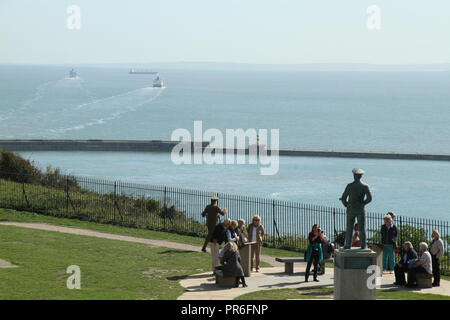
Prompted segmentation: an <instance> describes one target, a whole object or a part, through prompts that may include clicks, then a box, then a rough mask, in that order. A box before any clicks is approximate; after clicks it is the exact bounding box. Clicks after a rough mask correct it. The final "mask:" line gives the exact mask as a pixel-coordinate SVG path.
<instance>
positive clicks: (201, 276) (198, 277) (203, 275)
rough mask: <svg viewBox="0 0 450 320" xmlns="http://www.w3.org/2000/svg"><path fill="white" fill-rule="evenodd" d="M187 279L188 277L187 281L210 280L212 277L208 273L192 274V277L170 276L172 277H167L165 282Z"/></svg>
mask: <svg viewBox="0 0 450 320" xmlns="http://www.w3.org/2000/svg"><path fill="white" fill-rule="evenodd" d="M188 277H189V279H204V278H212V276H211V275H210V274H209V273H208V274H194V275H182V276H172V277H167V280H171V281H179V280H184V279H187V278H188Z"/></svg>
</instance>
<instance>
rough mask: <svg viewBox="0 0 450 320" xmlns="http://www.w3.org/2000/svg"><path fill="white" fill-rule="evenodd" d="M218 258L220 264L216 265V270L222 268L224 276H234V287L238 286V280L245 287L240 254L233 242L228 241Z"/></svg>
mask: <svg viewBox="0 0 450 320" xmlns="http://www.w3.org/2000/svg"><path fill="white" fill-rule="evenodd" d="M219 260H220V262H221V263H222V266H219V267H217V268H216V269H217V270H222V272H223V275H224V276H225V277H236V283H235V287H236V288H237V287H239V280H240V281H241V283H242V287H243V288H244V287H247V284H246V283H245V277H244V270H243V269H242V266H241V256H240V254H239V250H238V247H237V245H236V243H234V242H228V243H227V244H226V245H225V247H224V248H223V250H222V251H221V252H220V254H219Z"/></svg>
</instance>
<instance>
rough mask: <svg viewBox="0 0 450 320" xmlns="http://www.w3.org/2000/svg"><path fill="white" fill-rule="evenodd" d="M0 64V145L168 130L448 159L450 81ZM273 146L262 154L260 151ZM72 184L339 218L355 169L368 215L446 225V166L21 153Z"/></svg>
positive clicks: (380, 74) (149, 135)
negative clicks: (323, 209) (189, 194)
mask: <svg viewBox="0 0 450 320" xmlns="http://www.w3.org/2000/svg"><path fill="white" fill-rule="evenodd" d="M72 67H73V66H32V65H29V66H17V65H0V139H137V140H140V139H145V140H170V139H171V135H172V133H173V132H174V131H175V130H177V129H186V130H188V131H189V132H192V133H193V131H194V121H197V120H201V121H202V125H203V130H206V129H218V130H219V131H221V132H223V133H225V131H226V129H237V128H242V129H244V130H247V129H251V128H252V129H256V130H258V129H267V130H268V131H270V130H271V129H278V130H279V144H280V148H282V149H299V150H301V149H308V150H335V151H380V152H406V153H440V154H441V153H443V154H448V153H450V72H445V71H442V72H440V71H435V72H412V71H411V72H386V71H371V72H364V71H354V72H340V71H333V72H326V71H299V70H297V71H286V70H283V71H276V70H225V69H224V70H200V69H199V70H195V69H189V70H186V69H161V70H156V71H158V72H159V75H160V77H161V78H162V80H163V81H164V84H165V87H163V88H153V87H152V81H153V78H154V76H151V75H130V74H128V68H126V67H123V66H122V67H104V66H75V69H76V71H77V73H78V77H77V78H75V79H71V78H68V72H69V70H70V69H71V68H72ZM269 146H270V145H269ZM20 153H21V155H22V156H24V157H25V158H27V159H30V160H32V161H34V162H35V163H36V164H37V165H38V166H40V167H42V168H45V167H46V166H47V165H49V164H50V165H52V166H53V167H59V168H60V169H61V171H62V172H64V173H68V174H74V175H78V176H86V177H93V178H103V179H110V180H121V181H131V182H139V183H144V184H152V185H167V186H176V187H185V188H190V189H200V190H207V191H211V192H226V193H231V194H239V195H247V196H258V197H266V198H273V199H280V200H289V201H298V202H302V203H308V204H317V205H327V206H334V207H339V206H341V203H340V201H339V197H340V196H341V194H342V192H343V190H344V188H345V186H346V184H347V183H349V182H351V181H352V173H351V170H352V168H355V167H360V168H363V169H364V170H365V172H366V174H365V175H364V178H363V180H364V181H365V182H367V183H368V184H369V185H370V187H371V189H372V193H373V202H372V203H370V204H369V205H368V207H367V209H368V210H369V211H373V212H381V213H383V212H387V211H394V212H396V213H397V214H401V215H407V216H414V217H426V218H433V219H441V220H448V216H449V210H450V209H449V208H450V162H445V161H418V160H381V159H344V158H312V157H291V156H282V157H280V163H279V170H278V172H277V174H274V175H261V174H260V167H261V164H249V163H245V164H213V165H208V164H205V163H203V164H181V165H176V164H174V163H173V161H172V159H171V155H170V153H139V152H79V151H74V152H66V151H64V152H20Z"/></svg>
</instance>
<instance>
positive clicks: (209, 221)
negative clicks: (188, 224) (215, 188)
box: [202, 197, 227, 252]
mask: <svg viewBox="0 0 450 320" xmlns="http://www.w3.org/2000/svg"><path fill="white" fill-rule="evenodd" d="M218 201H219V198H218V197H211V204H209V205H207V206H206V207H205V210H203V212H202V217H206V226H207V228H208V235H207V236H206V238H205V243H204V244H203V247H202V251H203V252H206V246H207V245H208V243H209V242H210V241H211V237H212V234H213V232H214V228H215V227H216V225H217V222H218V220H219V214H221V215H222V216H224V215H225V213H227V209H226V208H224V209H223V210H222V209H220V208H219V206H218V205H217V202H218Z"/></svg>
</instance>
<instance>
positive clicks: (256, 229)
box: [247, 215, 264, 272]
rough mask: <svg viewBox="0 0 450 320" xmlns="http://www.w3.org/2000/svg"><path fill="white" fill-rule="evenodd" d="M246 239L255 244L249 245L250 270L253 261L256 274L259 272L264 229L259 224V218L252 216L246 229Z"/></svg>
mask: <svg viewBox="0 0 450 320" xmlns="http://www.w3.org/2000/svg"><path fill="white" fill-rule="evenodd" d="M247 233H248V239H249V240H250V242H256V243H253V244H252V245H251V259H252V262H251V270H253V259H255V260H256V261H255V262H256V272H259V262H260V256H261V248H262V245H263V238H264V227H263V226H262V224H261V217H260V216H258V215H254V216H253V219H252V223H251V224H249V225H248V227H247Z"/></svg>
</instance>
